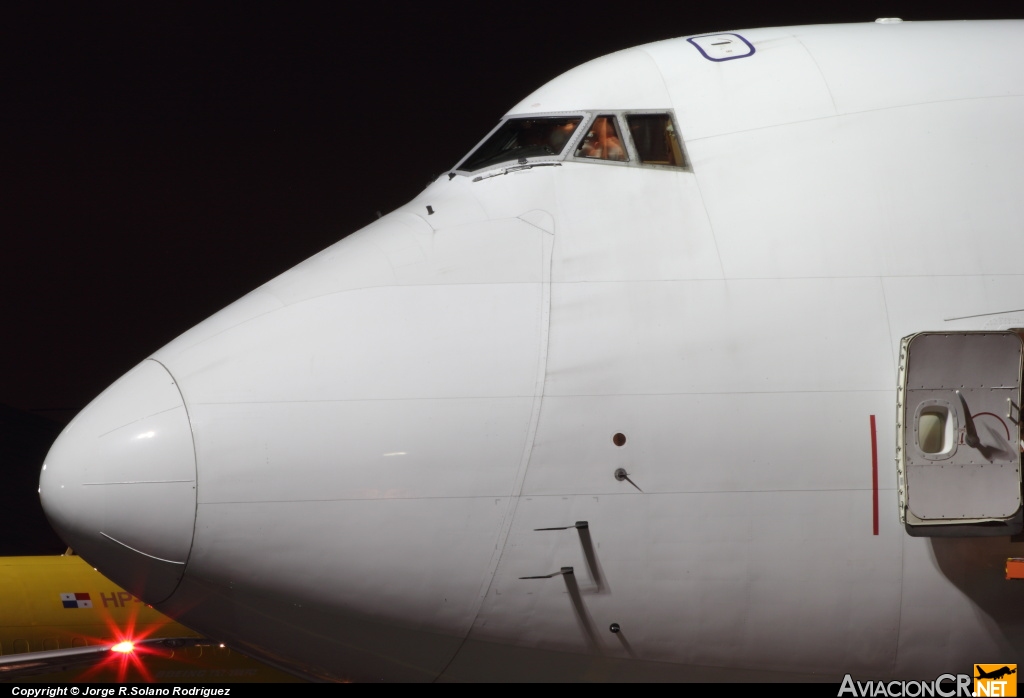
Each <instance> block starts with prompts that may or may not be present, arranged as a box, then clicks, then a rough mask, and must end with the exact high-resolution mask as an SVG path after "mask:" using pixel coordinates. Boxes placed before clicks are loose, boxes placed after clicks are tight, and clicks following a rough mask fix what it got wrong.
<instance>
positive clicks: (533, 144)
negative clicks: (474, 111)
mask: <svg viewBox="0 0 1024 698" xmlns="http://www.w3.org/2000/svg"><path fill="white" fill-rule="evenodd" d="M582 120H583V119H582V117H579V116H569V117H565V116H558V117H552V116H545V117H534V118H526V119H509V120H508V121H506V122H505V123H503V124H502V125H501V128H499V129H498V130H497V131H495V132H494V134H493V135H492V136H491V137H490V138H488V139H487V140H486V141H484V143H483V145H481V146H480V147H479V148H477V149H476V150H474V151H473V152H472V154H470V156H469V157H468V158H466V160H465V161H464V162H463V163H462V164H461V165H460V166H459V169H460V170H470V171H473V170H479V169H482V168H484V167H488V166H490V165H497V164H498V163H501V162H506V161H509V160H519V159H520V158H530V157H538V156H539V157H543V156H553V155H558V154H559V153H561V152H562V149H563V148H564V147H565V144H566V143H568V142H569V138H570V137H571V136H572V134H573V132H574V131H575V130H576V127H577V126H579V125H580V121H582Z"/></svg>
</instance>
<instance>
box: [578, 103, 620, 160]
mask: <svg viewBox="0 0 1024 698" xmlns="http://www.w3.org/2000/svg"><path fill="white" fill-rule="evenodd" d="M576 157H578V158H595V159H598V160H617V161H619V162H624V161H625V160H626V159H627V158H626V147H625V146H624V145H622V139H621V138H620V137H619V128H618V125H617V124H616V120H615V117H614V116H611V115H608V114H604V115H602V116H599V117H597V118H596V119H594V123H592V124H591V125H590V130H589V131H588V132H587V135H586V136H584V137H583V141H582V142H581V143H580V147H579V148H577V149H576Z"/></svg>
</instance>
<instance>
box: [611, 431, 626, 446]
mask: <svg viewBox="0 0 1024 698" xmlns="http://www.w3.org/2000/svg"><path fill="white" fill-rule="evenodd" d="M612 443H613V444H615V445H616V446H622V445H624V444H625V443H626V435H625V434H623V433H621V432H620V433H618V434H616V435H615V436H613V437H612Z"/></svg>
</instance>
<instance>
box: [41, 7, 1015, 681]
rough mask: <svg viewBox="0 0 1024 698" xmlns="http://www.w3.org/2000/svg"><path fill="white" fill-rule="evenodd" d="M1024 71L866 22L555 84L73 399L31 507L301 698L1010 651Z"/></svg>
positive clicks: (928, 35) (974, 42)
mask: <svg viewBox="0 0 1024 698" xmlns="http://www.w3.org/2000/svg"><path fill="white" fill-rule="evenodd" d="M1021 65H1024V24H1022V23H1020V22H995V21H991V22H990V21H985V22H937V23H914V22H900V21H898V20H879V21H878V22H873V23H865V24H857V25H838V26H808V27H787V28H768V29H752V30H739V31H733V32H722V33H718V34H714V35H710V36H695V37H688V38H680V39H675V40H670V41H662V42H658V43H654V44H649V45H645V46H641V47H638V48H633V49H628V50H624V51H621V52H618V53H615V54H612V55H609V56H606V57H603V58H599V59H597V60H594V61H591V62H590V63H587V64H585V65H582V66H580V67H578V68H576V69H574V70H571V71H569V72H568V73H566V74H564V75H562V76H561V77H558V78H556V79H554V80H553V81H551V82H550V83H548V84H547V85H545V86H543V87H541V88H540V89H539V90H537V91H536V92H534V93H533V94H531V95H529V96H527V97H526V98H525V99H523V100H522V101H521V102H519V103H518V104H516V105H515V106H514V107H512V109H511V110H510V111H509V112H508V114H507V115H506V116H505V117H504V118H502V119H501V121H500V123H499V124H498V125H497V126H496V127H495V128H494V130H493V131H492V132H491V133H490V134H487V135H486V137H485V138H484V139H483V140H482V141H481V142H480V144H479V145H478V146H477V147H476V148H474V149H473V150H472V151H471V152H470V153H469V154H468V155H467V156H466V157H464V158H463V159H462V160H461V161H459V162H458V163H457V164H456V166H455V167H454V168H453V169H452V170H451V171H450V172H448V173H446V174H444V175H443V176H441V177H439V178H438V179H437V181H435V182H433V183H432V184H431V185H430V186H428V187H427V189H426V190H425V191H424V192H423V193H422V194H421V195H419V196H418V197H417V198H415V199H414V200H413V201H411V202H410V203H409V204H407V205H405V206H403V207H401V208H399V209H398V210H395V211H393V212H391V213H390V214H388V215H386V216H384V217H382V218H381V219H380V220H378V221H376V222H374V223H373V224H372V225H369V226H367V227H366V228H364V229H362V230H359V231H357V232H355V233H353V234H351V235H349V236H348V237H346V238H344V239H343V240H341V241H340V242H338V243H337V244H335V245H333V246H331V247H329V248H328V249H326V250H324V251H323V252H321V253H320V254H318V255H316V256H314V257H312V258H310V259H308V260H307V261H305V262H303V263H301V264H299V265H298V266H296V267H294V268H293V269H291V270H289V271H286V272H285V273H283V274H281V275H280V276H279V277H277V278H275V279H273V280H272V281H270V282H268V283H267V284H265V285H263V286H261V287H260V288H257V289H256V290H254V291H252V292H251V293H249V294H248V295H246V296H244V297H243V298H241V299H240V300H238V301H237V302H236V303H234V304H232V305H230V306H228V307H227V308H225V309H224V310H222V311H221V312H219V313H217V314H216V315H214V316H212V317H211V318H209V319H208V320H206V321H205V322H203V323H201V324H199V325H198V326H196V327H195V328H193V329H191V330H190V331H188V332H186V333H185V334H183V335H182V336H180V337H178V338H177V339H175V340H174V341H172V342H171V343H170V344H168V345H167V346H165V347H163V348H161V349H159V350H158V351H156V352H154V353H153V354H152V356H151V357H150V358H148V359H146V360H145V361H143V362H142V363H141V364H139V365H138V366H136V367H135V368H133V369H132V370H130V371H129V372H128V373H127V374H126V375H125V376H124V377H122V378H121V379H120V380H119V381H117V382H116V383H114V384H113V385H112V386H111V387H110V388H109V389H108V390H107V391H105V392H104V393H103V394H102V395H100V396H99V397H98V398H96V400H95V401H94V402H93V403H91V404H90V405H89V406H88V407H87V408H86V409H85V410H84V411H83V412H82V413H81V414H79V415H78V416H77V417H76V418H75V420H74V421H73V422H72V423H71V424H70V425H69V426H68V428H67V429H66V430H65V432H64V433H63V434H62V435H61V436H60V437H59V438H58V440H57V442H56V443H55V444H54V446H53V448H52V450H51V451H50V453H49V456H48V457H47V459H46V464H45V466H44V468H43V472H42V474H41V480H40V485H41V488H40V491H41V497H42V502H43V505H44V507H45V509H46V512H47V514H48V516H49V517H50V520H51V522H52V523H53V525H54V527H55V529H56V530H57V531H58V532H59V533H60V534H61V536H62V537H63V538H64V539H65V540H66V541H67V543H68V544H69V545H71V546H73V547H74V548H75V550H77V551H78V552H79V553H80V554H81V555H82V556H83V557H84V558H86V559H87V560H89V561H90V562H91V563H92V564H93V565H95V566H96V567H98V568H99V569H100V570H101V571H102V572H103V573H104V574H106V575H108V576H109V577H110V578H111V579H113V580H114V581H116V582H117V583H118V584H120V585H122V586H123V587H124V588H125V589H127V590H129V591H131V592H132V593H133V594H136V595H137V596H139V597H140V598H143V599H145V600H146V601H147V602H149V603H152V604H153V605H155V606H156V607H157V608H158V609H160V610H161V611H163V612H165V613H167V614H168V615H170V616H172V617H174V618H176V619H178V620H180V621H181V622H182V623H184V624H186V625H188V626H189V627H192V628H195V629H196V630H197V631H199V632H201V633H203V634H205V635H207V636H209V637H212V638H216V639H218V640H221V641H224V642H226V643H227V644H228V645H229V646H231V647H235V648H237V649H240V650H242V651H243V652H245V653H246V654H251V655H253V656H258V657H263V658H268V659H271V660H272V661H273V663H274V664H276V665H278V666H287V667H289V668H290V669H291V670H292V671H295V672H297V673H299V674H301V675H303V676H307V677H311V678H320V679H367V680H378V679H388V680H435V679H436V680H453V681H454V680H481V679H484V680H486V679H492V680H516V679H520V680H535V679H594V680H615V679H631V680H632V679H698V680H730V681H737V680H765V679H780V680H794V679H812V680H814V679H817V680H828V681H837V680H839V679H840V678H841V677H842V676H843V675H844V674H846V673H850V674H851V675H853V676H854V677H856V678H864V679H868V678H871V679H884V678H887V677H895V678H900V677H902V678H909V679H933V678H934V677H936V676H937V675H938V674H940V673H943V672H953V673H956V672H957V671H962V672H965V673H966V672H969V671H970V670H971V667H970V664H971V663H973V662H977V661H986V662H1015V661H1016V660H1017V658H1019V657H1020V656H1021V650H1022V649H1024V604H1022V603H1021V600H1022V598H1024V589H1022V588H1021V587H1020V586H1018V585H1017V584H1018V583H1016V582H1012V581H1007V580H1006V579H1005V578H1004V577H1005V575H1004V567H1005V565H1006V560H1007V558H1008V557H1012V556H1014V555H1020V554H1021V549H1022V547H1024V546H1022V545H1021V544H1020V543H1014V542H1012V540H1011V536H1013V535H1015V534H1017V533H1019V532H1020V529H1021V496H1020V489H1021V488H1020V480H1021V478H1020V430H1019V417H1020V407H1019V406H1020V404H1021V392H1020V385H1021V339H1020V332H1018V331H1017V330H1016V329H1015V328H1024V272H1022V271H1021V268H1020V262H1019V260H1018V256H1019V253H1020V249H1019V247H1020V245H1019V243H1020V239H1021V232H1022V228H1021V226H1022V221H1024V197H1022V196H1021V191H1024V138H1021V124H1022V123H1024V72H1022V71H1021V70H1019V67H1020V66H1021ZM894 459H895V460H894ZM584 522H585V523H584Z"/></svg>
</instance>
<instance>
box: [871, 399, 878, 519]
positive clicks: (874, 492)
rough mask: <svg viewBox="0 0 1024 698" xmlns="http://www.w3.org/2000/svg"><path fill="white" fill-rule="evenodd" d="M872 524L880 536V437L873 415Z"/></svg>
mask: <svg viewBox="0 0 1024 698" xmlns="http://www.w3.org/2000/svg"><path fill="white" fill-rule="evenodd" d="M871 523H872V526H873V527H874V534H875V535H876V536H877V535H878V437H877V436H876V435H875V415H871Z"/></svg>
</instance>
